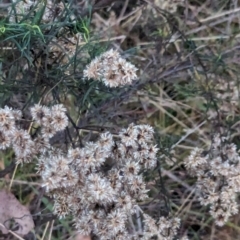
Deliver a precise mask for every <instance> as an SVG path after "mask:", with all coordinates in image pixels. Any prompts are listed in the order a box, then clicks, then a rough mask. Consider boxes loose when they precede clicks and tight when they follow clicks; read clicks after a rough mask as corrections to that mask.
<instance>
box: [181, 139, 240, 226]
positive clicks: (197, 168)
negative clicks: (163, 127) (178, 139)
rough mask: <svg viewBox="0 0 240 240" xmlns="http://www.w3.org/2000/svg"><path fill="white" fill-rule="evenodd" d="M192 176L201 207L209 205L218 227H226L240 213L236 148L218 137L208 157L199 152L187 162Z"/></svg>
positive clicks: (214, 140)
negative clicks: (239, 206)
mask: <svg viewBox="0 0 240 240" xmlns="http://www.w3.org/2000/svg"><path fill="white" fill-rule="evenodd" d="M185 165H186V168H187V169H188V171H189V172H190V174H192V175H193V176H196V177H197V183H196V185H197V190H198V193H199V199H200V202H201V204H202V205H204V206H207V205H210V209H211V210H210V213H211V215H212V216H213V217H214V218H215V221H216V224H217V225H219V226H223V225H224V224H225V223H226V222H227V221H228V219H229V217H230V216H232V215H234V214H237V213H238V204H237V202H236V196H237V195H236V194H237V193H239V192H240V175H239V171H240V156H239V154H238V152H237V148H236V145H235V144H233V143H228V142H227V139H226V138H224V137H220V136H219V135H216V136H215V137H214V139H213V143H212V146H211V149H210V150H209V152H208V153H207V154H204V153H203V150H202V149H198V148H196V149H195V150H193V151H192V153H191V154H190V156H189V157H188V158H187V159H186V160H185Z"/></svg>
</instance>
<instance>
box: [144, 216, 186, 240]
mask: <svg viewBox="0 0 240 240" xmlns="http://www.w3.org/2000/svg"><path fill="white" fill-rule="evenodd" d="M143 217H144V223H145V229H144V230H145V231H144V232H145V234H144V237H143V239H144V240H149V239H158V240H172V239H174V237H175V236H176V235H177V230H178V228H179V227H180V219H179V218H169V219H168V218H166V217H160V219H159V221H158V222H157V223H156V221H155V220H154V219H153V218H151V217H150V216H148V215H147V214H143ZM183 239H184V240H187V238H182V239H181V240H183Z"/></svg>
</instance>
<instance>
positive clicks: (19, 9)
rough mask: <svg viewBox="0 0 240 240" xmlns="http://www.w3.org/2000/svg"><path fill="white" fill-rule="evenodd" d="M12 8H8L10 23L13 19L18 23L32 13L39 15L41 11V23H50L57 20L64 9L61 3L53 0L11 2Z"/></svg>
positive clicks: (16, 0) (15, 0) (14, 0)
mask: <svg viewBox="0 0 240 240" xmlns="http://www.w3.org/2000/svg"><path fill="white" fill-rule="evenodd" d="M12 3H13V6H11V7H9V10H8V12H9V15H10V19H9V21H10V22H15V17H17V18H18V21H20V20H21V19H22V18H23V17H24V16H26V15H27V14H29V13H30V12H31V11H32V10H33V9H34V11H32V14H33V13H35V14H36V12H38V13H40V12H41V11H42V10H43V15H42V22H43V23H50V22H52V21H54V20H57V19H58V16H59V15H61V12H62V11H63V9H64V4H63V3H62V2H59V3H56V1H54V0H50V1H49V0H48V1H46V3H45V1H36V0H12ZM32 16H33V17H34V15H32Z"/></svg>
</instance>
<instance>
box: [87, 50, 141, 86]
mask: <svg viewBox="0 0 240 240" xmlns="http://www.w3.org/2000/svg"><path fill="white" fill-rule="evenodd" d="M136 71H137V68H136V67H135V66H134V65H132V64H131V63H129V62H127V61H126V60H125V59H123V58H122V57H121V56H120V54H119V53H118V52H117V51H115V50H112V49H111V50H109V51H107V52H105V53H103V54H102V55H100V56H98V57H96V58H95V59H93V60H92V61H91V62H90V64H89V65H87V67H86V69H85V70H84V77H85V78H87V79H94V80H102V81H103V83H104V84H105V85H106V86H108V87H118V86H123V85H129V84H131V83H132V81H133V80H135V79H136V78H137V74H136Z"/></svg>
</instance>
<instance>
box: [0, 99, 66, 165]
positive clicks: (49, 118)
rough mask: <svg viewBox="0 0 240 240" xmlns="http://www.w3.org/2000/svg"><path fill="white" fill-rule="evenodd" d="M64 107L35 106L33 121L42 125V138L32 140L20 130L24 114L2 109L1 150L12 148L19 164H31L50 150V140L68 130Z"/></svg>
mask: <svg viewBox="0 0 240 240" xmlns="http://www.w3.org/2000/svg"><path fill="white" fill-rule="evenodd" d="M65 111H66V109H65V108H64V107H63V105H61V104H59V105H55V106H53V107H52V108H47V107H44V106H40V105H35V106H34V107H32V108H31V113H32V116H33V120H34V121H35V122H36V123H37V124H39V125H41V131H42V136H37V137H36V138H35V139H32V137H31V136H30V134H29V133H28V132H27V131H26V130H23V129H21V128H20V125H19V124H18V123H19V122H21V120H22V119H21V118H22V112H21V111H18V110H13V109H11V108H8V107H5V108H2V109H0V149H2V150H5V149H6V148H10V147H11V148H12V149H13V150H14V152H15V155H16V161H17V163H23V162H30V161H32V159H33V158H34V157H36V156H37V155H38V154H39V153H40V152H42V151H44V150H46V149H48V148H49V147H50V146H49V138H51V137H52V136H53V135H54V134H55V133H56V132H58V131H61V130H63V129H64V128H66V126H67V124H68V119H67V117H66V115H65Z"/></svg>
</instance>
